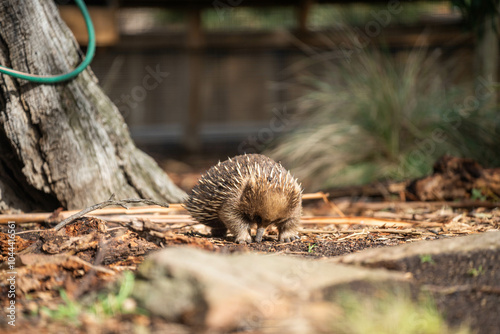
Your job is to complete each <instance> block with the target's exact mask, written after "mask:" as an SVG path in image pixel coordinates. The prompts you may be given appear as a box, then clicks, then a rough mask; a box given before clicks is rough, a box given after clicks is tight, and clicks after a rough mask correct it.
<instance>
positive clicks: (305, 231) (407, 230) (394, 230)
mask: <svg viewBox="0 0 500 334" xmlns="http://www.w3.org/2000/svg"><path fill="white" fill-rule="evenodd" d="M359 231H360V230H343V231H323V230H313V229H302V230H299V232H302V233H317V234H334V233H356V232H359ZM363 231H366V232H369V233H390V234H413V235H422V234H423V233H422V232H418V231H413V230H409V229H406V230H398V229H392V228H386V229H383V228H371V229H365V230H363Z"/></svg>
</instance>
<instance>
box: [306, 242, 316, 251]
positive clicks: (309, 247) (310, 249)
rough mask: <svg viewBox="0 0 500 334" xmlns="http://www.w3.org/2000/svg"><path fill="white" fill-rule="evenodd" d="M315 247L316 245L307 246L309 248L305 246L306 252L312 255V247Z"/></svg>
mask: <svg viewBox="0 0 500 334" xmlns="http://www.w3.org/2000/svg"><path fill="white" fill-rule="evenodd" d="M316 246H317V245H316V244H309V246H307V252H308V253H313V252H314V247H316Z"/></svg>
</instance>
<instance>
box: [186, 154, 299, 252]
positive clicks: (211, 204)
mask: <svg viewBox="0 0 500 334" xmlns="http://www.w3.org/2000/svg"><path fill="white" fill-rule="evenodd" d="M184 206H185V207H186V209H187V210H188V211H189V212H190V213H191V215H192V216H193V218H194V219H196V220H197V221H199V222H200V223H203V224H205V225H207V226H210V227H211V232H212V235H213V236H222V237H223V236H225V235H226V233H227V230H228V229H229V231H230V232H231V233H232V234H233V235H234V236H235V238H236V242H238V243H245V242H252V237H251V235H250V228H251V226H252V225H254V224H256V225H257V234H256V236H255V241H256V242H261V241H262V236H263V234H264V231H265V230H266V228H267V227H268V226H269V225H272V224H274V225H276V226H277V227H278V231H279V237H278V240H279V241H281V242H283V241H284V242H289V241H293V240H295V239H298V238H299V237H298V235H297V229H298V225H299V221H300V215H301V211H302V189H301V187H300V185H299V183H298V182H297V180H296V179H295V178H294V177H293V176H292V175H291V174H290V172H288V171H287V170H286V169H285V168H283V166H281V164H278V163H276V162H275V161H274V160H272V159H270V158H268V157H266V156H264V155H260V154H245V155H239V156H236V157H234V158H229V159H228V160H226V161H223V162H219V163H218V164H217V165H216V166H213V167H212V168H210V169H209V170H208V171H207V172H206V173H205V174H204V175H202V177H201V178H200V180H199V181H198V183H197V184H196V186H195V187H194V188H193V190H192V192H191V194H190V195H189V198H188V199H187V201H186V203H185V205H184Z"/></svg>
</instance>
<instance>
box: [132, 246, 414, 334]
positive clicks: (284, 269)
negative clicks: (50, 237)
mask: <svg viewBox="0 0 500 334" xmlns="http://www.w3.org/2000/svg"><path fill="white" fill-rule="evenodd" d="M408 280H409V279H408V276H407V275H405V274H404V273H395V272H389V271H387V270H384V269H364V268H357V267H352V266H346V265H342V264H335V263H331V262H327V261H324V260H316V261H314V260H311V259H299V258H292V257H289V256H280V255H259V254H235V255H220V254H216V253H210V252H206V251H202V250H198V249H192V248H188V247H174V248H167V249H165V250H162V251H160V252H157V253H155V254H153V255H151V256H150V257H149V258H148V259H147V260H146V261H145V262H144V263H143V264H142V265H141V266H140V268H139V272H138V277H137V280H136V286H135V288H134V298H135V299H136V300H137V301H138V303H139V305H140V306H142V307H144V308H146V309H147V310H149V311H150V312H151V313H152V314H154V315H157V316H161V317H163V318H165V319H167V320H170V321H175V322H181V323H186V324H189V325H192V326H195V327H198V328H205V329H211V330H225V331H227V330H235V329H255V328H260V327H262V326H265V327H266V328H267V327H268V326H278V328H280V329H279V330H277V332H279V331H280V330H286V331H287V332H289V333H305V332H314V331H318V330H319V331H324V329H318V326H324V325H325V324H328V323H330V322H331V321H332V320H331V319H332V314H334V313H337V315H338V313H339V311H338V308H337V307H336V306H335V305H334V304H333V303H330V302H328V295H330V293H331V291H332V290H335V289H336V288H337V287H341V286H346V285H348V284H351V283H355V282H359V281H363V282H367V284H371V283H373V284H374V286H385V287H386V288H389V289H390V288H392V287H395V286H398V285H404V286H406V284H407V282H408ZM311 310H315V311H314V312H311ZM319 318H321V319H323V318H325V319H323V320H325V321H320V320H319ZM312 328H315V329H314V330H312Z"/></svg>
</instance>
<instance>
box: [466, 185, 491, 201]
mask: <svg viewBox="0 0 500 334" xmlns="http://www.w3.org/2000/svg"><path fill="white" fill-rule="evenodd" d="M470 199H471V200H473V201H486V200H487V199H488V198H487V197H486V196H484V195H483V192H482V191H481V189H476V188H474V189H472V191H471V197H470Z"/></svg>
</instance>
